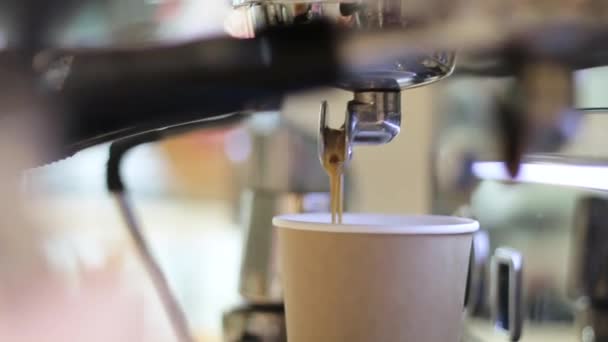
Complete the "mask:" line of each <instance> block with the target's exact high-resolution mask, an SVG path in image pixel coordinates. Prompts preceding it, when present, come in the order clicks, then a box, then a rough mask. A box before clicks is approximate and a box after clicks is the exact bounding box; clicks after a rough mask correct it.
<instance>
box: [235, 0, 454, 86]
mask: <svg viewBox="0 0 608 342" xmlns="http://www.w3.org/2000/svg"><path fill="white" fill-rule="evenodd" d="M408 5H409V6H408ZM233 6H235V7H237V8H245V9H246V11H247V18H248V20H247V23H246V25H247V26H248V28H247V30H246V31H247V32H248V34H255V32H256V31H259V30H261V29H263V28H265V27H268V26H277V25H285V24H292V23H296V24H298V23H307V22H310V21H313V20H320V19H325V20H330V21H332V22H334V23H336V24H337V25H338V26H340V27H342V28H343V29H345V30H346V31H347V32H349V33H352V34H354V35H357V34H359V33H363V32H370V31H375V30H390V29H395V28H398V29H407V28H408V27H414V26H417V25H419V23H418V22H417V18H418V17H419V15H420V13H417V12H418V11H419V10H420V8H419V7H417V6H415V4H411V2H410V3H408V2H407V1H403V0H381V1H377V2H365V1H364V2H345V3H340V2H336V1H316V2H312V1H309V2H296V1H289V0H283V1H272V0H270V1H242V0H235V1H233ZM408 9H409V11H410V12H409V13H408ZM426 14H427V17H426V18H425V19H424V20H425V21H432V20H433V19H437V18H438V17H440V14H439V13H436V15H435V16H433V15H431V16H430V17H429V16H428V13H426ZM433 17H435V18H433ZM425 50H426V49H421V50H419V51H418V52H415V49H412V51H409V52H408V53H405V52H404V53H403V54H402V56H400V57H396V58H392V57H389V58H387V61H386V62H381V63H378V62H377V61H376V62H375V63H373V64H367V65H365V66H362V67H355V68H352V69H351V70H349V71H348V72H347V73H346V74H345V75H344V77H343V78H342V80H341V81H340V82H338V84H337V85H338V86H339V87H342V88H344V89H348V90H353V91H356V90H373V89H392V90H397V89H406V88H411V87H416V86H421V85H425V84H429V83H432V82H435V81H438V80H440V79H442V78H444V77H446V76H448V75H450V74H451V73H452V71H453V70H454V65H455V55H454V53H453V52H438V51H425ZM347 58H348V57H347ZM378 60H380V59H378Z"/></svg>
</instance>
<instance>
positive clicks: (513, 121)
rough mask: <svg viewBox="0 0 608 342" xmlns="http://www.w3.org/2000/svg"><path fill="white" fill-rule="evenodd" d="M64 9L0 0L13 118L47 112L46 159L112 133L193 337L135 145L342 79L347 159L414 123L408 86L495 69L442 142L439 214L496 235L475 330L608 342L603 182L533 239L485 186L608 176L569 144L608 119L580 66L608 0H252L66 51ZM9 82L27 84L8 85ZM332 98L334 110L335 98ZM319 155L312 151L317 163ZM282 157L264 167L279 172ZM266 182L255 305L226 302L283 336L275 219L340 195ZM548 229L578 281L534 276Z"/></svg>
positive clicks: (480, 281) (480, 262) (469, 311)
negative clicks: (131, 156)
mask: <svg viewBox="0 0 608 342" xmlns="http://www.w3.org/2000/svg"><path fill="white" fill-rule="evenodd" d="M49 5H52V6H50V7H48V8H52V11H51V10H49V11H42V10H41V9H40V8H39V4H37V2H35V1H26V2H24V3H23V2H18V1H8V2H6V3H4V4H2V5H0V6H2V10H3V13H6V14H7V16H8V17H9V18H10V19H11V20H7V21H6V22H7V25H8V27H7V28H6V30H5V31H6V32H7V33H6V37H7V39H6V44H5V45H6V46H5V48H4V50H5V51H4V53H3V54H2V58H1V59H0V61H1V64H0V70H1V72H3V73H4V74H5V75H6V76H7V77H3V79H4V80H15V79H16V80H19V88H18V95H19V98H20V99H25V101H8V100H7V101H6V103H5V105H6V106H7V108H9V109H11V110H10V111H7V112H10V114H7V115H15V114H14V113H20V111H19V110H13V109H14V108H20V106H21V107H23V106H33V107H34V108H36V110H35V111H33V112H35V113H38V114H36V115H33V117H31V118H30V117H28V120H29V119H31V120H33V121H34V122H36V124H37V125H38V126H41V127H44V128H45V129H44V131H46V132H47V134H48V136H49V137H50V138H51V139H50V140H51V141H52V143H48V142H47V143H45V146H44V153H42V154H41V155H40V156H39V157H38V158H37V159H36V160H34V161H32V163H31V165H28V166H30V167H34V166H39V165H43V164H45V163H48V162H53V161H57V160H60V159H62V158H66V157H69V156H70V155H72V154H74V153H75V152H77V151H80V150H82V149H85V148H87V147H90V146H93V145H96V144H100V143H104V142H112V148H111V150H110V160H109V162H108V176H107V178H108V179H107V182H108V189H109V190H110V191H111V192H112V193H114V194H115V195H116V199H117V204H118V207H119V209H120V211H121V213H122V214H123V216H124V217H125V221H126V223H127V226H128V228H129V229H130V234H131V235H132V237H133V239H134V240H135V241H136V246H137V248H138V249H139V250H140V256H141V258H142V260H143V263H144V264H145V265H146V268H147V269H148V272H149V273H150V276H151V277H152V279H153V280H154V283H155V284H157V285H156V286H157V290H158V291H159V293H160V297H162V302H163V304H164V306H165V308H166V311H167V312H168V315H169V316H170V317H172V319H171V321H172V325H173V327H174V329H175V330H176V331H177V333H176V335H177V336H179V338H180V340H181V341H189V340H191V337H189V334H188V327H187V324H186V323H185V319H184V317H183V313H182V312H181V310H180V308H179V305H177V303H176V301H175V300H174V299H173V298H172V296H171V293H170V289H169V287H168V285H167V283H166V279H164V276H163V273H162V270H161V269H160V268H159V267H158V265H157V264H156V263H155V261H154V259H153V257H152V256H151V254H150V252H149V250H148V247H147V245H146V240H145V237H144V236H143V235H142V234H141V231H140V229H139V227H138V222H137V220H136V218H135V217H134V215H133V213H132V210H131V209H130V205H129V201H128V198H127V196H126V193H127V192H126V189H125V186H124V184H122V181H121V179H120V173H119V171H120V165H121V163H120V162H121V159H122V156H123V155H124V154H125V153H126V152H127V151H128V150H129V149H131V148H132V147H134V146H137V145H139V144H142V143H149V142H154V141H158V140H160V139H163V138H165V137H167V136H171V135H175V134H181V133H183V132H187V131H191V130H199V129H200V130H204V129H211V128H214V127H224V126H226V125H231V124H234V123H240V122H242V121H243V120H246V119H248V118H250V117H251V116H255V117H258V116H259V117H262V116H268V115H276V113H277V112H278V111H280V109H281V102H282V99H283V97H284V96H285V95H286V94H290V93H293V92H296V91H303V90H309V89H312V88H315V87H318V86H334V87H338V88H341V89H344V90H348V91H350V92H352V93H353V99H352V100H351V101H349V102H348V103H346V104H345V106H344V108H338V109H337V110H338V111H341V110H344V111H345V117H344V119H343V120H340V122H344V124H343V129H344V130H345V132H346V137H347V141H346V142H347V146H348V157H349V158H356V146H357V145H380V144H386V143H389V142H390V141H391V140H392V139H393V138H394V137H395V136H396V135H397V134H399V132H400V130H401V127H402V126H403V128H404V131H407V121H406V120H404V121H403V125H402V112H403V109H402V108H406V109H407V103H405V104H404V106H402V101H401V91H403V90H406V89H410V88H414V87H420V86H425V85H428V84H431V83H434V82H436V81H439V80H442V79H444V78H446V77H447V76H451V77H450V79H455V80H456V81H455V82H457V80H459V79H460V78H461V77H474V78H477V79H491V81H489V82H488V83H483V82H482V83H481V86H480V87H479V88H474V87H471V88H466V87H465V88H463V89H471V91H470V93H468V96H469V97H472V98H475V97H479V98H480V99H478V100H477V101H478V102H480V104H479V106H478V107H475V109H474V110H475V111H477V112H476V113H481V114H482V115H481V116H480V117H475V119H473V120H469V122H468V125H469V126H468V127H471V126H472V127H473V129H471V130H464V131H462V132H463V133H458V134H461V135H460V137H461V138H457V139H455V140H450V139H447V138H446V136H447V137H452V136H451V135H449V134H447V132H449V131H450V129H451V128H453V127H452V126H451V125H449V124H447V123H449V121H450V120H449V117H448V119H446V120H445V121H441V120H439V121H438V122H439V124H438V126H439V127H438V128H437V130H436V132H437V135H436V139H435V141H434V145H435V146H436V149H435V155H434V156H433V157H434V163H433V165H432V170H433V175H432V178H433V203H432V208H433V213H438V214H457V215H463V216H471V217H475V218H478V219H479V220H480V222H481V224H482V227H483V228H484V229H483V230H482V231H481V232H480V233H479V234H478V235H477V236H476V237H475V239H474V243H473V246H472V257H471V266H470V270H469V283H468V290H467V302H466V303H465V306H466V311H465V316H466V318H465V322H464V325H465V334H464V337H463V341H494V340H496V341H507V340H509V341H517V340H522V341H534V340H548V339H557V338H565V340H568V341H603V340H606V339H607V338H608V337H607V336H608V334H607V332H606V331H605V329H606V328H605V326H606V324H605V321H604V319H603V318H604V317H606V315H607V314H606V308H605V299H606V298H605V297H606V290H605V286H606V285H605V275H604V273H605V269H604V268H605V265H604V261H603V259H605V257H606V256H605V255H604V254H605V251H604V249H605V247H604V246H603V245H604V244H603V243H602V242H604V239H603V236H604V235H603V234H604V233H603V228H602V223H603V216H602V213H604V212H605V211H606V210H605V208H604V207H605V205H606V204H605V196H604V194H603V193H602V192H601V191H598V190H602V188H601V187H598V186H596V185H589V184H584V185H582V186H583V187H584V188H585V189H591V190H593V192H592V193H590V194H587V195H585V196H583V197H581V199H580V200H578V201H577V202H576V203H575V204H576V205H573V207H574V208H576V209H573V212H575V215H572V217H570V218H571V219H572V225H570V226H569V227H570V228H571V229H567V228H560V229H555V231H552V230H551V228H549V227H543V221H542V220H540V221H539V219H538V218H536V219H532V221H533V222H536V223H537V224H538V227H537V226H535V227H534V228H533V229H530V230H528V231H526V232H525V233H521V234H520V233H518V231H517V230H516V227H515V228H511V229H509V230H507V229H498V228H496V229H493V228H492V227H491V226H492V225H495V226H497V227H501V225H500V222H497V221H491V220H490V221H489V222H488V226H485V223H484V221H485V220H484V216H483V215H484V213H486V211H484V208H485V207H484V204H486V203H488V202H487V201H486V197H484V196H487V195H485V194H484V191H488V190H487V189H488V188H489V187H490V188H489V189H490V190H492V188H491V186H494V191H495V192H494V194H499V195H505V194H506V193H507V189H506V188H505V187H507V186H510V187H511V188H517V187H519V186H520V184H519V183H526V182H529V181H530V179H529V178H528V176H529V175H530V174H534V173H533V172H532V171H531V170H533V169H535V167H536V166H538V165H541V166H544V167H546V166H547V165H558V168H557V169H555V168H553V169H551V168H548V169H544V171H541V173H540V176H538V173H536V175H537V176H536V178H535V180H534V181H533V182H535V183H542V182H543V180H545V181H546V182H547V183H551V182H549V180H550V179H552V178H551V177H550V176H551V175H553V174H555V173H556V172H558V171H555V170H561V168H560V167H561V166H563V165H575V166H578V167H577V168H574V169H572V168H570V169H568V170H570V171H572V170H575V171H579V172H582V173H568V176H567V177H566V178H567V179H569V180H570V181H569V182H568V181H559V182H558V181H554V182H553V183H555V184H559V185H566V186H581V184H580V183H578V182H577V181H576V180H577V179H579V178H584V179H591V178H592V177H591V176H590V175H589V174H587V173H585V172H588V171H581V168H580V167H581V166H583V168H582V170H593V171H594V172H596V171H597V170H601V167H600V166H602V165H603V164H602V163H603V161H605V159H602V156H594V155H593V153H578V154H577V153H572V151H571V150H568V149H567V148H569V146H570V145H569V144H573V143H574V142H576V141H577V139H578V138H577V137H579V136H580V134H581V133H580V132H581V130H582V128H581V127H584V126H585V124H584V123H585V122H586V120H587V118H588V117H590V116H591V115H594V116H596V115H599V113H601V112H602V111H601V110H600V111H598V110H597V109H593V110H590V109H586V108H580V107H579V106H577V104H576V100H575V93H576V89H577V84H576V79H575V72H576V71H577V70H580V69H584V68H590V67H595V66H602V65H606V64H608V58H607V57H606V51H608V46H607V45H606V44H605V41H606V39H605V38H606V37H607V33H608V24H607V21H606V19H607V17H608V2H606V1H602V0H589V1H566V0H564V1H533V2H516V1H506V0H494V1H479V0H468V1H456V2H454V1H444V0H433V1H428V0H427V1H422V0H420V1H404V0H369V1H348V2H336V1H315V2H299V1H291V0H281V1H265V0H257V1H249V0H239V1H234V2H233V3H232V6H233V9H234V13H236V14H237V15H236V16H235V17H234V21H233V22H232V23H233V25H234V27H232V29H231V30H229V31H230V32H231V34H232V35H233V36H234V37H228V36H218V37H207V38H201V39H198V40H194V41H188V42H181V43H178V44H142V45H141V46H140V45H138V46H127V47H125V46H106V47H101V48H87V49H83V48H81V47H73V46H67V47H66V46H63V45H61V44H60V43H58V42H57V41H56V40H54V38H53V36H52V33H53V32H55V30H56V29H57V28H58V27H59V26H60V24H61V23H62V22H64V20H65V19H66V18H68V17H69V16H70V15H71V14H72V13H74V12H75V11H78V10H79V8H80V6H81V5H82V4H80V3H79V2H72V1H65V0H54V1H52V2H49ZM99 6H103V2H101V1H100V2H99ZM235 23H236V24H235ZM5 82H6V81H5ZM442 83H445V87H446V89H445V90H444V91H445V93H439V94H444V95H445V96H441V97H440V98H438V102H440V100H442V101H444V102H442V103H448V104H449V101H445V100H446V99H449V94H448V91H449V84H448V82H447V81H444V82H441V83H440V84H442ZM11 84H12V83H11ZM4 88H7V89H9V88H11V89H13V91H14V90H15V88H14V87H10V86H9V84H6V83H5V84H4ZM440 89H441V88H440ZM465 97H466V96H465ZM7 99H11V97H10V96H9V97H7ZM322 100H323V99H319V103H321V101H322ZM465 102H466V101H465ZM8 104H10V106H8ZM465 107H466V106H465ZM321 108H322V109H321V112H323V113H324V114H325V117H326V118H327V117H328V112H329V109H328V108H327V107H326V106H322V107H321ZM332 110H334V108H332ZM444 112H445V113H449V112H450V111H449V110H445V111H444ZM465 112H466V111H465ZM269 113H274V114H269ZM415 114H416V113H411V115H415ZM310 115H314V116H317V115H319V113H311V114H310ZM335 115H336V114H332V116H335ZM446 122H447V123H446ZM443 124H445V125H443ZM442 125H443V126H442ZM476 125H477V126H476ZM456 126H457V125H456ZM457 128H460V127H459V126H458V127H457ZM582 131H584V130H582ZM444 133H446V134H444ZM405 134H407V133H405ZM458 134H455V135H454V136H456V137H458ZM293 135H295V133H291V134H290V136H291V137H293ZM283 138H285V137H283ZM471 141H472V142H473V143H471ZM308 143H310V142H308ZM275 144H285V142H284V141H280V142H278V143H277V141H272V140H271V142H263V141H260V148H259V151H264V150H267V149H268V146H273V145H275ZM591 152H593V151H591ZM260 153H261V152H260ZM261 155H265V156H266V157H268V154H267V153H266V154H263V153H262V154H261ZM266 157H265V158H266ZM277 157H278V158H287V157H288V155H285V154H281V153H278V154H277ZM315 159H316V156H314V155H313V156H303V157H302V160H304V161H305V163H306V164H308V163H315V162H318V161H316V160H315ZM268 163H269V161H267V160H262V162H261V163H260V165H266V168H267V165H268ZM585 167H586V168H585ZM488 170H490V171H492V170H494V171H492V172H490V171H488ZM296 171H302V169H300V168H298V167H296V168H295V169H294V170H293V172H296ZM290 172H291V171H290ZM592 174H593V175H595V174H596V173H593V172H592ZM263 176H264V175H263V174H262V176H260V177H252V179H253V181H252V184H251V188H252V191H250V192H248V193H246V194H245V195H244V198H243V201H244V203H245V204H246V205H245V206H244V208H247V207H248V206H249V210H248V212H249V213H250V214H251V213H259V212H263V213H264V215H259V216H251V215H250V216H247V215H245V216H244V217H248V219H247V220H245V222H246V225H247V226H248V229H249V235H248V239H247V242H246V248H245V250H246V252H245V255H244V259H243V267H242V273H241V283H242V286H241V293H242V294H243V296H244V297H245V299H246V303H245V304H244V305H243V306H242V307H239V308H236V309H234V310H231V311H230V310H229V311H227V313H226V316H225V318H224V319H225V328H226V336H227V337H226V338H227V340H229V341H282V340H284V331H285V330H284V326H283V324H284V321H283V319H282V315H283V311H282V307H281V289H280V285H277V284H278V283H277V282H276V280H277V279H279V278H280V275H278V274H276V273H275V269H274V268H273V267H274V262H275V260H274V259H273V253H272V252H273V249H274V248H276V246H273V244H272V241H273V238H272V229H271V223H270V218H271V216H272V215H273V214H274V213H276V212H284V211H292V212H301V211H308V210H324V208H326V207H325V206H326V205H327V204H326V200H327V198H326V195H323V192H325V191H326V188H324V187H323V186H316V184H314V182H315V180H312V179H313V178H315V176H314V175H311V174H309V173H307V174H306V175H305V176H300V175H298V174H296V176H295V179H296V180H298V181H301V180H303V179H306V181H305V182H303V183H302V184H292V183H288V186H286V187H285V188H282V189H280V191H275V190H276V189H271V190H272V191H268V189H265V186H266V185H267V183H266V180H265V179H264V178H263ZM307 177H310V178H311V180H309V179H308V178H307ZM288 178H289V177H288ZM488 182H490V183H488ZM491 182H496V183H491ZM296 183H297V182H296ZM522 186H525V185H522ZM496 188H499V190H498V191H496ZM604 190H605V189H604ZM319 192H320V193H321V194H318V193H319ZM524 195H525V192H524ZM541 216H542V217H544V216H543V215H541ZM534 217H536V216H534ZM562 218H563V217H562ZM564 219H565V220H568V219H569V218H568V217H567V218H564ZM535 220H536V221H535ZM266 221H267V222H266ZM516 222H517V221H516ZM539 222H540V223H539ZM518 224H520V223H517V224H514V225H515V226H517V225H518ZM513 230H515V231H513ZM503 233H504V234H503ZM542 234H546V236H550V237H552V238H556V239H558V240H559V242H560V243H557V242H555V241H554V242H555V244H554V245H553V246H554V247H555V248H556V249H558V251H554V252H553V253H555V255H557V256H559V257H555V258H553V259H552V260H549V262H548V264H550V265H553V266H555V265H554V263H558V264H559V265H557V266H556V267H555V268H556V269H559V271H556V272H558V273H559V272H561V273H559V274H560V275H561V276H563V277H552V274H550V272H544V273H543V272H539V273H538V274H541V276H539V277H532V275H535V274H536V273H535V272H536V271H538V270H539V269H540V270H543V268H544V267H548V266H546V265H547V264H545V263H544V262H545V260H544V259H543V263H535V260H537V259H538V260H541V259H542V258H543V257H544V256H545V255H543V254H542V253H535V252H537V250H536V245H535V243H540V242H541V241H542V239H540V237H543V236H545V235H542ZM558 236H559V238H557V237H558ZM549 241H553V240H549ZM564 246H568V247H567V248H566V247H564ZM530 266H532V267H530ZM528 269H530V271H527V270H528ZM531 280H533V281H531ZM556 284H557V285H556Z"/></svg>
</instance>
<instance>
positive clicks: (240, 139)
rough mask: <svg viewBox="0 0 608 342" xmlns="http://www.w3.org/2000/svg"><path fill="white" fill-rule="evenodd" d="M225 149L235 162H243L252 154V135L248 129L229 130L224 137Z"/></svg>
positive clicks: (230, 158)
mask: <svg viewBox="0 0 608 342" xmlns="http://www.w3.org/2000/svg"><path fill="white" fill-rule="evenodd" d="M224 139H225V140H224V151H225V152H226V156H227V157H228V159H229V160H230V161H231V162H233V163H242V162H244V161H246V160H247V159H248V158H249V156H250V155H251V144H252V142H251V135H250V134H249V132H248V131H247V130H246V129H242V128H240V129H236V130H234V131H231V132H228V133H227V134H226V136H225V138H224Z"/></svg>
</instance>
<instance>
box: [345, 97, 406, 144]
mask: <svg viewBox="0 0 608 342" xmlns="http://www.w3.org/2000/svg"><path fill="white" fill-rule="evenodd" d="M346 115H347V119H346V120H347V121H346V122H347V124H346V134H347V135H348V136H349V138H348V140H349V141H350V142H351V144H353V145H379V144H386V143H388V142H390V141H391V140H393V138H394V137H396V136H397V134H399V131H400V127H401V92H399V91H382V92H380V91H367V92H363V91H361V92H355V98H354V99H353V100H351V101H349V102H348V105H347V113H346Z"/></svg>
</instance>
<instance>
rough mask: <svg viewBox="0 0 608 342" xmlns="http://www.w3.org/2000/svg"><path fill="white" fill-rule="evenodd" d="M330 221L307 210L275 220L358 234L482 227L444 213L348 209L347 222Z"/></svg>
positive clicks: (426, 232) (457, 230) (449, 232)
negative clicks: (409, 213)
mask: <svg viewBox="0 0 608 342" xmlns="http://www.w3.org/2000/svg"><path fill="white" fill-rule="evenodd" d="M330 221H331V217H330V214H329V213H306V214H289V215H279V216H275V217H274V218H273V219H272V224H273V225H274V226H275V227H277V228H279V229H293V230H302V231H317V232H329V233H359V234H403V235H453V234H470V233H474V232H475V231H477V230H478V229H479V222H477V221H475V220H472V219H469V218H464V217H456V216H442V215H395V214H371V213H346V214H344V216H343V222H344V223H342V224H331V223H330ZM366 222H369V223H366Z"/></svg>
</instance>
